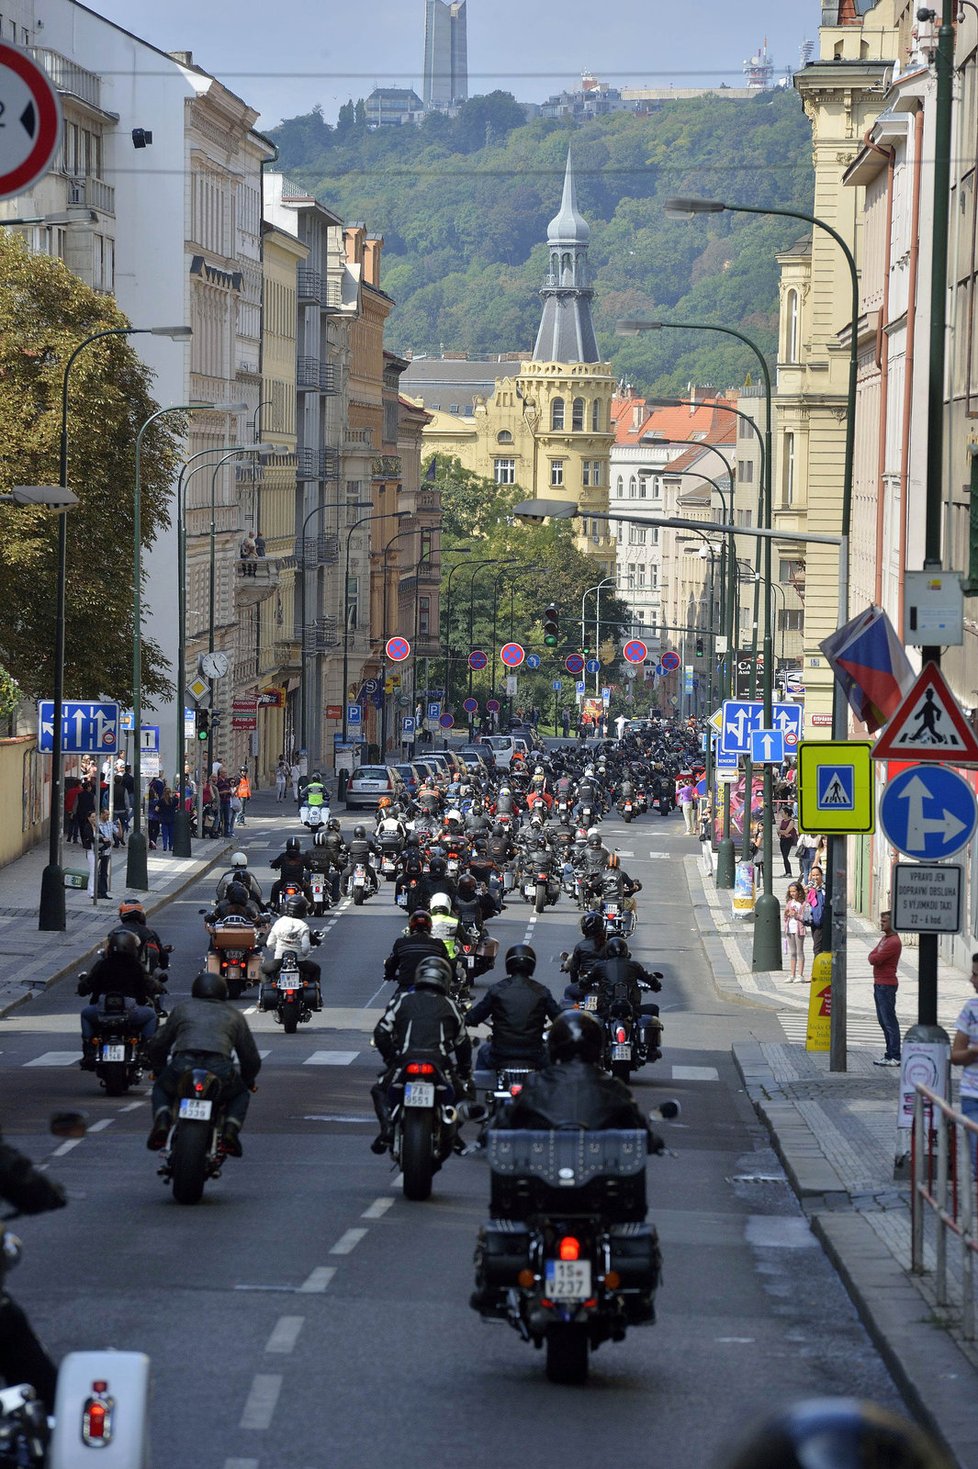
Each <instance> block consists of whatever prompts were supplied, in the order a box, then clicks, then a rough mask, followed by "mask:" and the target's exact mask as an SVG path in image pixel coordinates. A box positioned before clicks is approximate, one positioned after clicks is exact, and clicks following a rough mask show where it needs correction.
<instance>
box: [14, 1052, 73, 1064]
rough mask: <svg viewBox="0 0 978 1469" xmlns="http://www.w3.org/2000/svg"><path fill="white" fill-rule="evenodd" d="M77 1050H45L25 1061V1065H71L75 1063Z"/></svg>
mask: <svg viewBox="0 0 978 1469" xmlns="http://www.w3.org/2000/svg"><path fill="white" fill-rule="evenodd" d="M78 1056H79V1052H78V1051H77V1050H74V1051H45V1052H44V1053H43V1054H42V1055H40V1056H35V1057H34V1059H33V1061H25V1062H24V1065H25V1066H71V1065H72V1064H75V1065H77V1063H78Z"/></svg>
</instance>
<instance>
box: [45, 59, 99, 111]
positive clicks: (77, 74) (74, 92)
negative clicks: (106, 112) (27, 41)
mask: <svg viewBox="0 0 978 1469" xmlns="http://www.w3.org/2000/svg"><path fill="white" fill-rule="evenodd" d="M30 49H31V54H32V55H33V57H34V60H35V61H36V62H37V64H38V65H39V66H42V67H43V68H44V70H45V71H46V72H47V74H48V76H49V77H50V78H51V81H52V82H53V84H54V86H55V88H56V90H57V91H59V92H64V93H66V94H67V95H68V96H70V97H78V98H79V99H80V100H81V101H82V102H87V103H88V105H89V107H97V108H98V110H99V111H100V112H101V111H102V110H103V109H102V82H101V78H100V77H98V76H97V75H96V73H95V72H94V71H89V70H88V69H87V68H86V67H84V66H79V65H78V62H77V61H69V60H68V57H67V56H62V55H61V53H60V51H49V50H48V49H47V47H46V46H32V47H31V48H30Z"/></svg>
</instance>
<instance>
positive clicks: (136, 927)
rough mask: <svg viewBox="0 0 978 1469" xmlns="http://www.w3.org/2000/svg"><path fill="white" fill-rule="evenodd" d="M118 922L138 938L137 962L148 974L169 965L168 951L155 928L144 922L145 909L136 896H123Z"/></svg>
mask: <svg viewBox="0 0 978 1469" xmlns="http://www.w3.org/2000/svg"><path fill="white" fill-rule="evenodd" d="M119 924H120V926H121V927H122V928H125V929H127V930H128V931H129V932H130V933H134V934H135V935H136V937H137V938H138V940H139V962H140V963H141V964H142V965H143V967H144V968H145V969H146V971H147V973H148V974H155V973H156V971H157V970H158V969H162V970H166V969H169V967H170V951H169V949H168V948H167V946H166V944H164V942H163V940H162V939H161V938H160V936H159V934H158V933H157V931H156V929H155V928H151V927H150V925H149V924H148V923H147V922H146V909H145V908H144V907H143V905H142V903H141V902H140V901H139V899H138V898H123V900H122V902H121V903H120V904H119Z"/></svg>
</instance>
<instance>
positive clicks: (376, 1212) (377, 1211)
mask: <svg viewBox="0 0 978 1469" xmlns="http://www.w3.org/2000/svg"><path fill="white" fill-rule="evenodd" d="M393 1204H394V1200H393V1199H392V1198H385V1199H374V1201H373V1203H372V1204H370V1205H369V1206H368V1207H367V1208H366V1209H364V1211H363V1213H362V1214H361V1215H360V1218H361V1219H382V1218H383V1217H384V1215H385V1214H386V1213H387V1210H388V1209H390V1208H391V1207H392V1205H393Z"/></svg>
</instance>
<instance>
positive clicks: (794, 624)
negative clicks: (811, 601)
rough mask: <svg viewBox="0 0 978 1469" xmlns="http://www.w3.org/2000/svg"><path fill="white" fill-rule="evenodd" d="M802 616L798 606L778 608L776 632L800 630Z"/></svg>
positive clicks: (802, 623) (802, 620) (802, 621)
mask: <svg viewBox="0 0 978 1469" xmlns="http://www.w3.org/2000/svg"><path fill="white" fill-rule="evenodd" d="M804 616H805V614H804V613H803V612H802V610H801V608H800V607H788V608H786V609H782V608H780V607H779V608H778V632H801V630H802V627H803V625H804Z"/></svg>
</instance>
